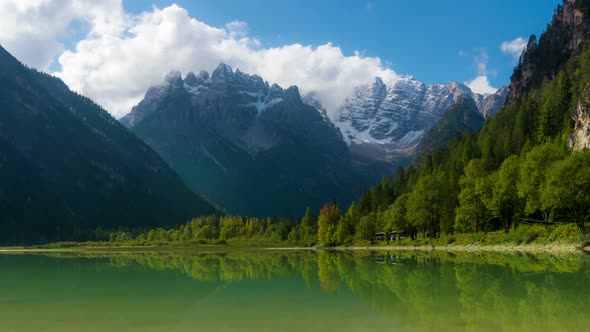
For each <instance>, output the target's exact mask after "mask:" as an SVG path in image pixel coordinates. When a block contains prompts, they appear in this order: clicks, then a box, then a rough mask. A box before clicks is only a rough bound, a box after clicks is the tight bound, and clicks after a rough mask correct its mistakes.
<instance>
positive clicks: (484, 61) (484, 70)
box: [474, 48, 490, 75]
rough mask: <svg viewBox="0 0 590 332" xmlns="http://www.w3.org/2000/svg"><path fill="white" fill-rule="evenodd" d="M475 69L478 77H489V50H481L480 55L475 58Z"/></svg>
mask: <svg viewBox="0 0 590 332" xmlns="http://www.w3.org/2000/svg"><path fill="white" fill-rule="evenodd" d="M474 60H475V67H476V69H477V74H478V75H487V74H488V62H489V61H490V56H489V55H488V50H487V49H485V48H481V49H479V53H478V54H477V55H476V56H475V59H474Z"/></svg>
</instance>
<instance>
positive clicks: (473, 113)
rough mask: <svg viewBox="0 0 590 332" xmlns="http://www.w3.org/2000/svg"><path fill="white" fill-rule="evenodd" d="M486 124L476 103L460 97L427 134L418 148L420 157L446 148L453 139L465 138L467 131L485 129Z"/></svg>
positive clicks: (470, 99)
mask: <svg viewBox="0 0 590 332" xmlns="http://www.w3.org/2000/svg"><path fill="white" fill-rule="evenodd" d="M484 122H485V120H484V117H483V115H482V114H481V113H480V111H479V108H478V107H477V104H476V103H475V101H474V100H473V99H472V98H471V97H469V96H467V95H463V96H460V97H459V98H458V100H457V102H456V103H455V104H454V105H453V106H451V107H450V108H449V110H448V111H447V112H445V113H444V114H443V116H442V118H441V119H440V120H439V121H438V122H437V123H436V125H434V127H432V128H430V129H429V130H428V131H427V132H426V134H425V135H424V137H423V138H422V141H421V142H420V145H419V147H418V156H424V155H426V154H427V153H430V152H432V151H433V150H435V149H438V148H444V147H446V146H447V145H448V144H449V143H450V142H451V141H452V140H453V139H455V138H457V137H461V136H463V135H464V134H465V132H466V131H467V130H470V131H471V132H472V133H475V132H477V131H478V130H480V129H481V128H482V127H483V125H484Z"/></svg>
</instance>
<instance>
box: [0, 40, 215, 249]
mask: <svg viewBox="0 0 590 332" xmlns="http://www.w3.org/2000/svg"><path fill="white" fill-rule="evenodd" d="M0 82H1V83H0V109H2V111H1V112H0V147H1V148H0V242H3V243H36V242H45V241H54V240H72V239H83V238H84V239H88V238H93V237H94V236H95V235H96V234H95V229H96V228H115V227H142V226H156V225H166V224H175V223H180V222H185V221H186V220H187V219H189V218H191V217H193V216H196V215H199V214H209V213H215V212H217V209H216V208H215V207H213V206H212V205H211V204H210V203H208V202H207V201H205V200H204V199H203V198H201V197H199V196H197V195H195V194H194V193H192V192H191V191H190V190H189V189H188V188H187V187H185V185H184V184H183V182H182V180H181V179H180V178H179V177H178V176H177V175H176V174H175V173H174V172H173V171H172V170H171V169H170V168H169V167H168V166H167V165H166V163H164V162H163V161H162V160H161V158H160V157H159V156H158V155H157V154H156V153H155V152H154V151H153V150H152V149H151V148H149V147H148V146H147V145H146V144H145V143H143V142H142V141H141V140H139V139H138V138H137V137H136V136H135V135H133V134H132V133H131V132H129V131H128V130H127V129H125V128H124V127H123V126H121V125H120V124H119V123H118V122H117V121H116V120H115V119H114V118H112V117H111V116H110V115H109V114H108V113H107V112H106V111H104V110H103V109H101V108H100V107H99V106H97V105H96V104H94V103H93V102H92V101H90V100H89V99H87V98H84V97H81V96H79V95H77V94H75V93H73V92H71V91H70V90H69V89H68V88H67V86H66V85H65V84H64V83H63V82H62V81H61V80H59V79H57V78H55V77H52V76H49V75H47V74H43V73H40V72H37V71H34V70H31V69H28V68H26V67H24V66H23V65H22V64H21V63H20V62H18V61H17V60H16V59H15V58H14V57H12V55H10V54H9V53H8V52H7V51H6V50H4V49H3V48H1V47H0Z"/></svg>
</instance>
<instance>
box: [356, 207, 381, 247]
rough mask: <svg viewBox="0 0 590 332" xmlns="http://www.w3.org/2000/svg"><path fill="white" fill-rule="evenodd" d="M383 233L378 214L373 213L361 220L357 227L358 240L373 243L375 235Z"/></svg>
mask: <svg viewBox="0 0 590 332" xmlns="http://www.w3.org/2000/svg"><path fill="white" fill-rule="evenodd" d="M378 231H381V229H380V227H379V223H378V219H377V213H376V212H371V213H369V214H367V215H365V216H363V217H361V219H360V220H359V222H358V224H357V226H356V236H357V239H358V240H370V241H371V243H373V242H374V241H373V239H374V237H375V233H377V232H378Z"/></svg>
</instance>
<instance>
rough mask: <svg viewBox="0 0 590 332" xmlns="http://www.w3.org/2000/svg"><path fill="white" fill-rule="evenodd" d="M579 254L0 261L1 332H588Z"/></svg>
mask: <svg viewBox="0 0 590 332" xmlns="http://www.w3.org/2000/svg"><path fill="white" fill-rule="evenodd" d="M589 288H590V269H589V268H588V257H587V256H585V255H582V254H580V255H575V254H574V255H558V256H552V255H530V254H522V253H520V254H518V253H513V254H501V253H493V252H484V253H469V252H455V253H448V252H442V251H440V252H431V253H426V252H412V251H407V252H365V251H361V252H354V253H351V252H325V251H322V252H316V251H308V250H299V251H280V250H236V249H233V250H230V251H227V252H225V251H223V250H219V249H217V250H213V251H211V252H204V251H202V250H201V251H198V252H192V251H173V252H167V251H156V252H140V251H133V252H129V253H122V252H94V253H91V252H84V253H74V252H72V253H68V252H47V253H30V252H26V253H10V254H0V324H1V327H0V330H1V331H3V332H22V331H55V332H58V331H59V332H69V331H210V332H215V331H273V332H278V331H297V332H302V331H326V332H331V331H359V332H360V331H519V332H524V331H568V332H573V331H588V330H589V329H590V314H588V308H590V295H589V294H590V293H589V292H588V291H589V290H590V289H589Z"/></svg>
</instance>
